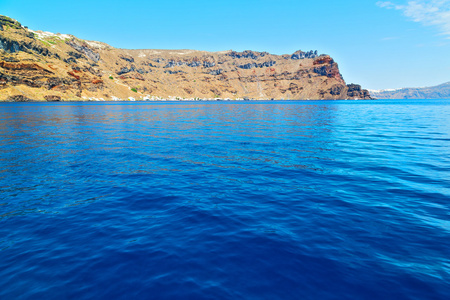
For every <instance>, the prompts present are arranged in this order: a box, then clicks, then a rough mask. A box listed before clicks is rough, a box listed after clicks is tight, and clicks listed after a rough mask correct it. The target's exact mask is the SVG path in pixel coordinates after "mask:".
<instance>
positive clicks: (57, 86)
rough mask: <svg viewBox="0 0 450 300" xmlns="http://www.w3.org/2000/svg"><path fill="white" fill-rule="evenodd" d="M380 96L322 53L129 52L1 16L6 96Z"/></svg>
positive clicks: (1, 84)
mask: <svg viewBox="0 0 450 300" xmlns="http://www.w3.org/2000/svg"><path fill="white" fill-rule="evenodd" d="M30 99H32V100H46V101H62V100H118V99H136V100H139V99H144V100H157V99H230V100H234V99H261V100H268V99H290V100H295V99H311V100H313V99H318V100H322V99H323V100H337V99H372V98H371V97H370V95H369V92H368V91H367V90H363V89H361V87H360V86H359V85H355V84H350V85H347V84H346V83H345V81H344V79H343V78H342V75H341V74H340V72H339V67H338V64H337V63H336V62H335V61H334V60H333V58H331V57H330V56H328V55H323V54H322V55H318V53H317V51H309V52H303V51H297V52H295V53H293V54H291V55H273V54H270V53H267V52H256V51H243V52H236V51H232V50H229V51H222V52H206V51H196V50H126V49H117V48H114V47H111V46H109V45H107V44H104V43H101V42H94V41H86V40H82V39H78V38H76V37H74V36H72V35H67V34H53V33H50V32H42V31H33V30H30V29H28V28H27V27H24V26H22V24H20V23H19V22H18V21H16V20H14V19H11V18H8V17H5V16H0V101H27V100H30Z"/></svg>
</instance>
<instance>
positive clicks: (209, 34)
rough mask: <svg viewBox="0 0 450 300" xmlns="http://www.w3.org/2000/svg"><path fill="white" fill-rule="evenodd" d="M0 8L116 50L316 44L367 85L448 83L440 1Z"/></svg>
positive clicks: (275, 48)
mask: <svg viewBox="0 0 450 300" xmlns="http://www.w3.org/2000/svg"><path fill="white" fill-rule="evenodd" d="M0 14H3V15H7V16H10V17H12V18H15V19H17V20H19V21H20V22H22V24H23V25H25V26H29V27H30V28H31V29H34V30H44V31H51V32H55V33H56V32H60V33H70V34H73V35H75V36H77V37H79V38H83V39H89V40H99V41H102V42H106V43H108V44H110V45H112V46H115V47H119V48H129V49H137V48H147V49H181V48H182V49H198V50H207V51H221V50H228V49H233V50H238V51H241V50H247V49H250V50H257V51H268V52H271V53H275V54H285V53H293V52H294V51H296V50H299V49H301V50H311V49H314V50H315V49H317V50H318V51H319V53H326V54H330V55H331V56H332V57H333V58H335V60H336V61H337V62H338V63H339V66H340V69H341V73H342V74H343V76H344V79H345V80H346V81H347V83H350V82H355V83H360V84H362V85H363V87H364V88H369V89H385V88H399V87H413V86H429V85H435V84H439V83H443V82H447V81H450V0H428V1H423V0H416V1H405V0H392V1H391V2H386V1H378V0H363V1H361V0H349V1H336V0H334V1H319V0H317V1H312V0H308V1H303V0H276V1H275V0H247V1H246V0H240V1H237V0H226V1H221V0H220V1H219V0H217V1H213V0H210V1H204V0H197V1H181V0H172V1H170V0H166V1H151V0H147V1H141V0H128V1H119V0H108V1H105V0H96V1H94V0H90V1H86V0H79V1H60V0H59V1H56V0H49V1H35V0H0Z"/></svg>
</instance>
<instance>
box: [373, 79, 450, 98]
mask: <svg viewBox="0 0 450 300" xmlns="http://www.w3.org/2000/svg"><path fill="white" fill-rule="evenodd" d="M370 94H371V96H372V97H375V98H378V99H450V82H447V83H443V84H440V85H437V86H432V87H423V88H404V89H398V90H382V91H370Z"/></svg>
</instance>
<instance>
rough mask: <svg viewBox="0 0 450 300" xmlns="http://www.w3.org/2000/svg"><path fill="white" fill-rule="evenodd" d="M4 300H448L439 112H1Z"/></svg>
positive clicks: (449, 211)
mask: <svg viewBox="0 0 450 300" xmlns="http://www.w3.org/2000/svg"><path fill="white" fill-rule="evenodd" d="M0 299H270V300H274V299H296V300H297V299H397V300H398V299H445V300H448V299H450V100H377V101H266V102H264V101H242V102H224V101H217V102H202V101H199V102H62V103H1V104H0Z"/></svg>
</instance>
